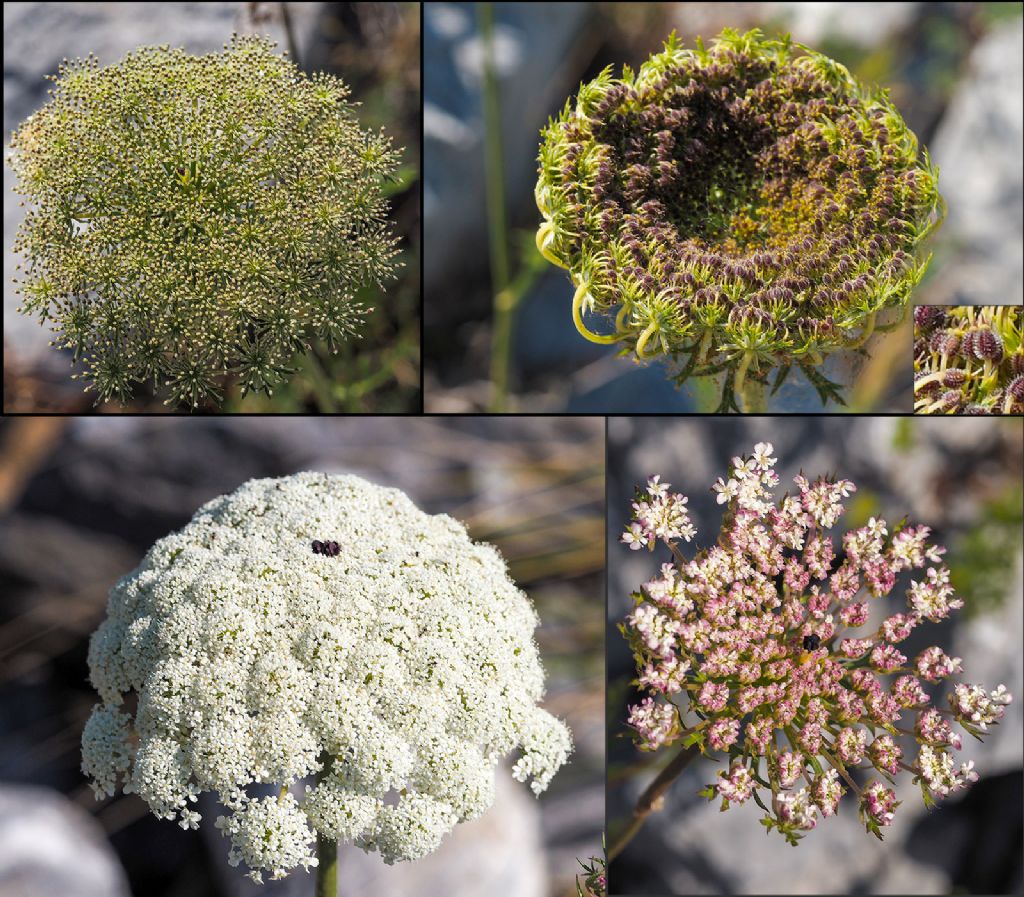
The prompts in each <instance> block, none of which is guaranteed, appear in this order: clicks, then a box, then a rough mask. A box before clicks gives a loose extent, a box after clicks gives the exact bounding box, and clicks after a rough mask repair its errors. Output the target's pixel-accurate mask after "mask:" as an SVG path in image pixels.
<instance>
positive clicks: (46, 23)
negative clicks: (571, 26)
mask: <svg viewBox="0 0 1024 897" xmlns="http://www.w3.org/2000/svg"><path fill="white" fill-rule="evenodd" d="M419 55H420V6H419V4H418V3H361V4H358V5H356V6H343V5H338V4H332V3H242V2H218V3H161V4H150V3H7V4H5V5H4V59H5V60H6V64H5V65H6V67H5V69H4V131H5V142H6V163H7V164H6V166H5V170H4V188H5V191H4V192H5V199H4V253H5V254H4V274H5V285H4V310H3V321H4V411H5V412H17V413H36V412H56V413H66V414H67V413H70V414H77V413H88V412H91V411H93V410H95V411H97V412H102V413H121V412H128V413H182V414H189V413H235V412H242V413H259V414H262V413H308V414H317V413H336V412H351V413H382V412H398V413H415V412H417V411H419V410H420V409H421V399H420V373H419V346H420V326H419V325H420V288H419V284H420V257H419V254H420V233H419V226H420V220H419V217H420V216H419V199H420V191H419V168H420V109H421V100H420V69H419Z"/></svg>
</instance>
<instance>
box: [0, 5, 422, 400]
mask: <svg viewBox="0 0 1024 897" xmlns="http://www.w3.org/2000/svg"><path fill="white" fill-rule="evenodd" d="M284 8H287V15H288V21H289V24H290V26H291V31H292V34H293V36H294V39H295V43H296V50H297V53H298V58H299V62H300V63H301V66H302V68H303V69H304V70H305V71H307V72H316V71H329V72H332V73H334V74H336V75H338V76H340V77H341V78H342V79H343V80H344V81H345V82H346V83H347V84H348V86H349V88H350V89H351V91H352V100H353V101H355V102H358V103H360V104H361V105H360V108H359V119H360V122H361V124H362V125H363V127H366V128H369V129H373V130H379V129H380V128H383V129H384V130H385V132H386V133H387V134H389V135H390V136H391V137H392V138H393V140H394V145H395V146H396V147H403V148H404V152H403V154H402V158H401V162H400V166H399V170H398V173H397V177H398V180H397V181H396V182H395V183H393V184H389V185H388V187H387V192H388V193H389V194H390V201H391V208H392V212H391V220H392V222H393V223H394V232H395V236H396V237H398V238H399V249H400V255H399V257H398V260H399V261H400V262H401V263H402V265H403V267H401V268H400V269H399V270H398V276H397V278H396V279H395V280H393V281H391V282H390V283H389V284H388V285H387V289H386V292H385V294H384V295H381V294H380V292H379V291H377V290H373V289H370V288H366V289H364V290H363V291H361V292H360V293H359V294H358V295H357V298H358V299H359V300H360V301H362V302H363V303H364V304H365V305H366V306H368V307H373V308H374V309H375V310H374V312H373V314H370V315H368V316H367V317H366V319H365V323H364V326H363V330H362V335H361V337H360V338H359V339H354V340H351V341H350V342H349V343H348V344H346V345H345V346H344V347H343V348H342V349H341V350H340V351H339V353H338V354H337V355H331V354H330V353H329V352H328V351H327V350H326V349H325V348H324V347H322V346H317V347H315V349H314V352H313V353H311V354H310V355H309V356H308V357H307V359H306V360H305V361H304V363H303V364H302V365H301V366H300V367H301V370H300V371H299V372H298V373H297V374H295V375H294V376H293V377H292V378H290V380H289V382H288V383H287V384H284V385H283V386H282V387H281V388H278V389H275V390H274V394H273V396H271V397H269V398H268V397H266V396H257V395H252V396H249V397H247V398H246V399H244V400H243V399H242V398H241V397H240V393H239V390H238V388H237V386H236V385H235V384H234V382H233V381H230V380H229V382H227V383H226V384H225V385H226V389H225V395H226V402H225V404H224V406H223V407H222V408H220V409H216V408H213V407H212V406H211V407H210V408H208V409H200V410H223V411H228V412H239V411H240V412H246V413H248V412H257V413H266V412H271V413H293V412H325V413H330V412H336V411H345V412H416V411H418V410H420V408H421V399H420V370H419V368H420V360H419V351H420V248H421V247H420V184H419V170H420V108H421V102H420V67H419V55H420V8H419V4H418V3H242V2H221V3H5V4H4V17H3V19H4V133H5V135H6V136H5V138H4V139H5V141H6V140H8V139H9V137H10V134H11V132H12V131H13V130H14V129H15V128H16V127H17V126H18V125H19V124H21V122H22V121H24V120H25V119H26V118H27V117H28V116H29V115H31V114H32V113H33V112H35V111H36V110H37V109H38V108H40V107H41V106H42V105H43V104H44V103H45V102H46V98H47V97H46V91H47V89H48V88H49V87H50V86H51V84H50V82H49V81H47V80H45V78H46V76H47V75H50V74H55V73H56V71H57V67H58V66H59V65H60V62H61V60H62V59H64V58H65V57H67V58H69V59H73V58H76V57H79V56H81V57H85V56H87V55H88V54H89V53H90V52H92V53H95V54H96V56H97V58H98V59H99V61H100V62H101V63H103V64H109V63H113V62H116V61H118V60H119V59H121V57H122V56H124V54H125V53H127V52H128V51H130V50H134V49H135V48H137V47H140V46H145V45H153V44H170V45H171V46H176V47H184V48H185V49H186V50H188V51H189V52H191V53H196V54H202V53H209V52H213V51H219V50H220V49H221V45H222V44H224V43H225V42H226V41H227V40H228V39H229V38H230V36H231V33H232V32H233V31H237V32H239V33H253V32H255V33H259V34H268V35H270V37H271V38H272V39H273V40H276V41H277V42H278V45H279V49H287V47H288V45H289V44H288V37H287V31H288V29H287V27H286V24H285V19H284V16H283V10H284ZM15 182H16V178H15V177H14V173H13V172H12V171H11V170H10V169H9V167H8V166H6V165H5V166H4V174H3V185H4V294H3V297H4V298H3V303H4V304H3V310H4V314H3V321H4V355H3V357H4V411H5V412H10V411H27V412H33V411H60V412H69V413H87V412H89V411H91V410H92V407H93V397H92V396H91V395H89V394H83V392H82V387H81V385H80V384H79V383H78V381H74V380H72V379H71V374H72V373H73V372H74V370H75V368H74V366H73V365H72V361H71V354H70V353H69V352H61V351H57V350H55V349H52V348H50V346H49V345H48V342H49V340H50V338H51V333H50V331H49V329H48V328H46V327H41V326H40V325H39V323H38V321H37V320H36V319H34V318H28V317H25V316H24V315H20V314H18V313H17V311H16V309H17V308H18V305H19V302H18V297H17V296H16V295H15V293H14V289H15V287H14V284H13V283H12V282H11V276H12V275H13V274H14V266H15V264H17V263H18V262H19V261H21V259H19V258H18V257H17V256H15V255H14V253H13V252H12V250H11V246H12V244H13V242H14V235H15V233H16V231H17V228H18V225H19V223H20V222H21V219H22V217H23V216H24V209H23V208H21V207H19V205H18V203H19V202H20V201H21V200H20V197H19V196H18V194H16V193H14V192H13V191H12V188H13V187H14V185H15ZM98 410H100V411H103V412H109V413H119V412H123V411H127V412H139V411H145V412H151V413H169V412H171V411H174V410H175V409H173V408H171V409H168V408H167V407H166V406H165V405H164V404H163V398H162V397H156V396H154V395H153V394H152V391H151V390H147V388H146V387H142V386H140V387H139V388H138V390H137V393H136V396H135V399H134V400H133V401H132V402H131V403H129V405H128V406H126V407H122V406H121V405H120V404H118V403H116V402H114V403H106V404H104V405H102V406H101V407H100V408H99V409H98ZM186 410H189V409H186Z"/></svg>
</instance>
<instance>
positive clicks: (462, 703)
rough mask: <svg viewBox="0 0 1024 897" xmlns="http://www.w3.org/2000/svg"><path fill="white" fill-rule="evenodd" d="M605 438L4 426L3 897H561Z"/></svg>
mask: <svg viewBox="0 0 1024 897" xmlns="http://www.w3.org/2000/svg"><path fill="white" fill-rule="evenodd" d="M604 430H605V427H604V421H603V420H591V419H577V418H555V417H544V418H526V417H517V418H488V419H483V418H479V419H465V418H454V417H446V418H431V419H425V418H415V419H410V418H406V417H397V416H396V417H383V418H382V417H363V418H358V419H356V418H347V419H334V420H326V419H322V418H304V419H301V418H300V419H296V418H229V419H221V420H219V421H215V420H210V419H192V420H182V419H180V418H159V419H158V418H145V417H138V418H131V419H122V420H119V421H110V420H108V419H106V418H103V417H94V418H64V417H58V416H50V417H17V418H13V419H10V418H8V419H5V420H4V421H3V423H2V424H0V515H2V516H0V580H2V582H3V601H2V602H0V712H2V714H3V719H4V725H3V728H2V731H0V831H2V832H3V837H2V838H0V894H3V895H4V897H132V895H136V897H140V895H146V897H176V895H178V897H180V895H190V897H256V895H271V897H273V895H276V897H285V895H290V897H314V895H315V897H359V895H367V897H369V895H374V897H415V895H446V897H480V895H481V894H495V895H497V894H501V895H515V897H563V895H566V894H569V893H571V892H574V891H573V889H574V888H575V887H576V882H577V880H580V881H582V880H583V878H584V875H585V874H584V873H583V871H582V868H581V865H580V864H581V863H583V864H591V865H592V864H593V863H594V862H595V861H594V860H591V857H595V856H600V852H601V835H602V831H603V827H604V795H605V788H604V765H605V764H604V751H605V739H604V682H605V666H604V600H603V599H604V539H603V533H604V489H605V482H604Z"/></svg>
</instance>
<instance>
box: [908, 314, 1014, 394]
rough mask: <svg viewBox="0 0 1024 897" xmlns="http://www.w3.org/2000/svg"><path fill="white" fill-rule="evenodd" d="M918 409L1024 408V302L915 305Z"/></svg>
mask: <svg viewBox="0 0 1024 897" xmlns="http://www.w3.org/2000/svg"><path fill="white" fill-rule="evenodd" d="M914 410H915V411H916V412H917V413H919V414H956V413H963V414H1024V313H1022V309H1021V307H1020V306H1019V305H1017V306H1014V305H985V306H974V305H960V306H941V305H919V306H918V307H917V308H915V309H914Z"/></svg>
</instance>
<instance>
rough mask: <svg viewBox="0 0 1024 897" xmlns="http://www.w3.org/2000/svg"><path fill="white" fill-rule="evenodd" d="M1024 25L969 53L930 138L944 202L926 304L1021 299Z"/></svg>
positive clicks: (1023, 258)
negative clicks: (939, 251)
mask: <svg viewBox="0 0 1024 897" xmlns="http://www.w3.org/2000/svg"><path fill="white" fill-rule="evenodd" d="M1022 92H1024V30H1022V28H1021V25H1020V22H1019V20H1018V22H1017V23H1016V24H1015V25H1014V24H1009V25H1006V26H1004V27H1003V28H1001V29H1000V30H996V31H993V32H992V33H991V34H989V35H987V36H986V37H985V38H983V39H982V40H981V41H979V43H978V44H977V45H976V46H975V47H974V49H973V51H972V52H971V57H970V63H969V72H968V75H967V76H966V77H965V78H964V79H963V81H962V82H961V83H960V85H959V87H958V88H957V91H956V93H955V95H954V97H953V100H952V102H951V103H950V106H949V109H948V110H947V112H946V115H945V117H944V118H943V121H942V124H941V126H940V127H939V131H938V133H937V135H936V137H935V140H934V141H933V146H932V156H933V159H934V161H935V162H936V163H937V164H938V166H939V168H940V177H939V189H940V190H941V192H942V194H943V196H944V197H945V198H946V202H947V203H948V205H949V217H948V220H947V221H946V222H945V223H944V224H943V226H942V230H941V231H940V234H941V238H942V242H943V244H944V249H943V252H944V253H945V255H943V256H941V257H940V258H939V261H941V263H942V277H941V278H935V281H934V283H933V284H931V285H930V286H929V294H928V301H929V302H933V303H939V304H950V305H972V304H973V305H985V304H1016V305H1020V304H1021V303H1024V293H1022V283H1024V174H1022V169H1021V157H1022V155H1024V111H1022V106H1021V102H1020V98H1021V94H1022Z"/></svg>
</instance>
